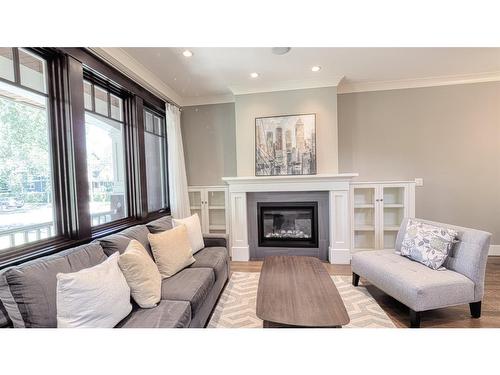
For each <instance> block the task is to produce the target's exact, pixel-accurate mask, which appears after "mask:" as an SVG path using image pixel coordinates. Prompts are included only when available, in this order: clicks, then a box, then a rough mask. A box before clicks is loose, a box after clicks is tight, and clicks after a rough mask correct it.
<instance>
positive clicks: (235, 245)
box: [222, 173, 358, 264]
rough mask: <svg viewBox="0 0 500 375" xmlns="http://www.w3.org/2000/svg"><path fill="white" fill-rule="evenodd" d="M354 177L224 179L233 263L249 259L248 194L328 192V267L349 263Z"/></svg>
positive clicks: (346, 174)
mask: <svg viewBox="0 0 500 375" xmlns="http://www.w3.org/2000/svg"><path fill="white" fill-rule="evenodd" d="M357 176H358V174H357V173H342V174H317V175H311V176H262V177H254V176H250V177H223V178H222V180H223V181H224V182H226V184H228V185H229V197H230V199H229V202H230V209H231V222H230V240H231V255H232V259H233V260H235V261H247V260H249V259H250V252H249V246H248V225H247V200H246V198H247V196H246V194H247V193H250V192H280V191H283V192H288V191H328V192H329V217H330V219H329V225H330V228H329V237H330V245H329V248H328V255H329V261H330V263H335V264H348V263H349V261H350V219H349V184H350V181H351V179H352V178H353V177H357Z"/></svg>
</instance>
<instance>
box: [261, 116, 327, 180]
mask: <svg viewBox="0 0 500 375" xmlns="http://www.w3.org/2000/svg"><path fill="white" fill-rule="evenodd" d="M316 173H317V170H316V114H315V113H305V114H293V115H279V116H267V117H257V118H255V176H292V175H314V174H316Z"/></svg>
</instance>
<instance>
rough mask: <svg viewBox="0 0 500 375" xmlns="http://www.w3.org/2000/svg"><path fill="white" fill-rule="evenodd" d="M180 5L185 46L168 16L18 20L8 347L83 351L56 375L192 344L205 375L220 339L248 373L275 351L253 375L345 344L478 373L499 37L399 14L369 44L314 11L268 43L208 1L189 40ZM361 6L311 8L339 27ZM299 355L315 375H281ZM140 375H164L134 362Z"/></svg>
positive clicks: (495, 236)
mask: <svg viewBox="0 0 500 375" xmlns="http://www.w3.org/2000/svg"><path fill="white" fill-rule="evenodd" d="M101 5H102V4H101ZM101 5H100V6H101ZM254 5H256V4H254ZM261 5H263V4H261ZM156 6H158V10H159V9H161V12H164V13H165V14H169V16H168V17H167V18H166V19H162V18H161V17H160V15H151V17H152V19H155V20H157V21H160V20H162V21H161V22H162V23H169V22H172V24H171V25H168V28H169V30H171V31H172V32H173V33H172V34H171V35H170V36H168V37H166V36H165V35H164V32H163V31H162V29H161V27H160V26H159V25H154V26H152V25H151V22H149V21H147V20H144V22H145V23H144V24H142V25H140V29H141V32H137V33H135V34H134V33H133V32H132V30H131V29H129V27H130V25H132V24H135V22H136V21H137V15H136V14H134V11H133V9H127V10H125V9H124V10H120V13H121V12H122V11H123V17H124V18H123V20H125V19H127V18H126V17H129V18H128V20H129V21H128V22H127V23H123V22H119V21H118V20H115V19H113V20H109V24H106V25H105V26H106V28H108V27H109V28H110V30H112V29H113V26H115V30H116V27H120V26H119V25H121V29H122V30H124V34H123V35H120V36H119V37H116V36H113V35H112V34H111V33H106V35H103V33H102V32H98V30H97V29H96V30H93V31H92V32H90V33H89V34H88V35H86V36H82V33H81V30H80V31H79V30H78V28H77V27H75V25H76V24H80V22H83V20H84V19H85V17H82V20H73V21H74V22H75V25H73V21H71V22H70V21H69V20H68V19H66V18H64V17H62V18H60V19H58V20H57V22H56V21H54V25H57V26H58V30H61V29H63V28H64V29H68V30H71V32H70V33H68V34H67V35H65V34H64V35H63V34H61V33H59V32H56V31H55V29H53V28H44V27H42V29H43V32H40V35H37V36H36V37H35V36H34V35H33V30H32V28H31V27H30V28H28V30H25V31H23V32H21V31H20V32H19V35H16V36H15V37H13V36H11V35H10V34H9V33H8V30H9V29H10V30H12V29H13V28H14V27H15V26H14V25H13V21H9V22H8V23H7V22H6V23H5V24H4V25H3V26H1V28H2V31H4V32H3V33H2V39H3V43H2V44H1V45H2V46H3V47H0V337H2V338H3V337H5V338H6V339H4V340H0V341H1V342H2V343H1V347H2V352H5V353H8V355H9V356H10V355H12V358H13V359H14V358H15V360H13V361H12V363H11V364H10V365H13V364H14V363H16V362H18V361H22V360H23V358H22V355H21V354H20V353H18V352H16V350H14V349H15V348H19V347H20V346H21V345H26V350H28V351H29V352H30V353H36V354H34V355H36V358H37V360H35V361H33V362H34V363H36V362H38V361H43V359H44V356H46V355H50V354H49V353H50V347H51V346H52V347H53V346H54V345H57V343H60V342H62V341H63V340H66V345H59V346H58V350H60V351H61V353H64V355H62V357H65V360H64V362H61V364H60V365H61V366H60V368H59V366H57V368H56V367H50V366H49V367H47V368H43V370H42V369H41V368H37V367H36V366H35V367H34V368H33V370H35V371H43V372H44V371H48V372H51V373H54V371H65V372H67V369H68V368H69V367H68V366H74V361H79V362H81V358H80V359H77V357H75V353H74V351H75V349H76V348H81V349H82V350H88V348H89V347H92V346H94V347H93V348H92V349H91V350H93V351H95V352H96V353H99V352H101V351H103V350H106V347H109V346H113V347H114V349H116V351H115V350H113V355H118V353H122V354H123V352H124V351H125V350H130V349H129V348H130V345H131V344H133V343H136V342H139V341H138V340H141V341H140V342H143V343H147V345H142V346H145V347H144V348H142V349H140V350H139V349H138V352H137V357H136V359H139V358H142V359H143V360H145V359H146V358H148V357H149V356H151V355H153V353H154V355H155V356H162V355H163V356H164V351H165V350H168V351H169V353H170V354H169V356H173V357H175V361H174V362H175V369H181V368H182V363H184V364H185V363H186V361H192V362H195V361H193V360H192V359H191V358H190V356H189V355H188V353H180V352H181V351H182V350H180V349H181V348H182V347H188V346H190V345H191V346H192V342H193V339H194V340H196V341H197V342H198V344H197V345H200V347H203V348H204V349H203V353H202V354H200V353H198V351H196V353H194V352H193V353H192V355H193V356H199V357H198V360H197V361H196V363H193V365H192V366H193V369H192V370H193V371H195V369H196V371H204V370H206V368H207V366H206V365H203V363H205V364H206V363H208V361H213V360H214V358H215V357H214V355H219V356H220V355H221V354H222V353H220V352H221V348H220V346H219V345H224V349H223V350H225V351H227V352H226V354H225V355H224V356H225V357H226V358H227V363H228V364H230V366H231V367H232V370H231V372H234V371H235V367H234V366H239V367H241V363H242V362H241V361H248V359H249V352H252V351H253V352H255V351H256V349H257V348H259V349H258V350H259V352H261V353H262V354H261V355H262V356H263V357H265V358H263V361H262V362H260V361H256V363H252V364H249V365H248V366H243V367H244V368H242V369H241V370H240V372H245V373H247V372H248V373H250V371H251V372H252V373H253V372H255V371H258V370H259V366H261V365H262V364H263V363H265V364H266V365H269V366H270V367H269V369H270V371H291V372H297V371H300V372H304V371H307V372H309V371H311V367H310V362H308V360H311V359H313V358H315V357H321V356H328V355H330V356H331V355H332V353H337V354H338V355H342V356H344V355H345V356H346V358H347V357H350V356H351V358H350V361H356V360H357V359H356V353H355V351H354V352H353V348H355V347H356V346H357V345H359V348H360V349H361V345H363V347H364V348H371V350H370V353H366V350H363V353H364V354H363V355H365V358H366V361H363V362H366V365H368V367H366V368H364V369H362V371H370V370H373V369H372V368H371V367H370V366H369V364H370V362H372V361H376V360H377V358H379V356H380V355H384V354H383V353H384V352H387V350H393V351H394V353H398V355H399V356H401V357H402V358H403V357H404V356H405V355H407V351H408V348H410V350H411V351H414V350H415V349H416V347H417V346H423V345H427V344H426V343H427V342H428V341H429V340H432V339H434V338H436V339H439V340H443V342H442V343H441V344H440V346H441V345H442V346H446V347H448V349H449V350H450V351H453V350H455V353H456V354H458V353H464V354H463V355H461V356H460V360H459V361H457V364H455V365H456V366H457V368H459V369H462V370H464V369H466V368H471V367H468V366H471V363H470V362H468V361H467V360H466V357H467V356H469V357H470V352H469V351H464V350H465V349H464V348H460V349H458V348H457V347H456V345H457V344H458V343H459V342H460V341H461V342H464V340H465V341H470V340H476V341H481V342H485V340H486V339H488V338H492V337H495V336H494V334H495V332H496V330H490V329H491V328H499V327H500V288H499V283H498V280H499V278H500V229H499V228H500V225H499V224H500V222H499V217H500V200H499V198H498V192H499V191H500V47H499V45H498V37H497V36H498V30H494V33H493V34H494V35H495V37H491V34H492V33H491V31H492V30H493V29H490V28H487V27H486V26H484V25H491V24H490V23H488V22H484V23H481V22H479V25H478V27H477V30H478V33H477V35H476V36H475V37H474V38H473V37H471V36H470V34H468V33H467V30H464V29H461V27H460V25H459V23H458V22H456V20H454V21H453V22H451V26H450V27H452V28H453V33H450V35H451V34H452V36H450V35H446V36H444V35H442V34H439V32H437V31H436V30H439V28H437V29H433V27H431V26H436V27H437V24H436V25H434V24H432V25H430V27H429V30H426V32H423V31H422V30H420V29H418V28H416V27H415V26H416V25H417V24H418V14H423V13H420V12H425V8H423V9H420V10H418V11H417V10H415V12H416V13H415V15H414V16H415V19H413V18H409V19H408V22H409V25H410V24H411V26H412V27H408V28H403V27H402V28H401V30H400V32H401V34H399V32H398V39H397V41H394V39H393V37H394V34H393V31H391V30H392V29H390V28H389V26H388V25H389V24H390V23H391V22H394V18H391V16H389V15H388V14H386V15H385V16H387V17H388V18H389V19H388V25H384V26H380V25H379V24H377V27H376V28H373V25H372V26H369V23H372V22H373V20H370V21H369V23H368V21H367V24H366V25H365V26H364V27H361V28H360V30H361V31H360V32H359V33H353V35H352V36H351V37H346V36H345V33H342V32H341V31H342V30H344V31H345V30H346V27H347V25H348V21H347V20H342V21H339V24H338V25H331V24H328V26H324V25H321V24H320V23H318V21H317V20H316V21H314V20H313V19H312V18H311V20H308V21H307V22H306V21H305V20H304V16H305V13H304V14H303V9H301V8H300V7H297V8H296V9H295V7H291V8H293V9H290V12H291V14H290V18H287V19H284V17H272V16H270V15H266V16H264V19H265V20H266V22H263V23H262V24H263V25H264V24H267V25H270V24H274V23H275V25H276V26H277V25H280V27H276V29H275V30H273V31H269V30H267V31H266V30H265V28H263V29H262V30H258V32H255V33H252V34H251V35H250V33H249V31H248V30H249V29H248V27H249V25H250V23H249V22H250V21H249V20H248V17H247V16H248V15H247V16H245V17H242V18H241V19H240V18H239V17H234V18H231V19H230V20H228V19H227V18H223V17H222V16H221V14H217V12H216V11H214V9H209V8H210V7H209V6H208V5H206V4H205V5H199V4H198V5H197V6H199V8H196V9H197V11H196V14H193V19H196V21H197V24H196V25H197V26H196V27H194V28H192V30H191V31H190V32H191V33H192V34H190V33H189V32H187V33H186V34H185V35H184V36H183V37H180V36H179V35H178V29H177V30H176V27H177V28H179V27H182V28H183V30H185V29H186V27H185V25H183V24H182V20H181V19H175V20H174V19H173V18H175V17H172V14H173V13H172V12H171V11H172V10H173V8H170V9H169V6H167V5H165V6H163V5H162V6H159V5H155V7H156ZM265 6H266V7H269V8H270V9H271V8H273V7H275V5H274V4H273V5H271V4H265ZM319 6H320V5H318V7H319ZM321 6H323V5H321ZM342 6H343V7H344V6H345V7H346V8H345V9H346V10H347V9H349V8H348V7H353V6H354V5H353V4H351V5H342ZM366 6H367V8H366V9H367V10H368V9H370V10H372V11H373V12H374V13H375V12H376V14H377V15H380V9H377V8H376V7H374V6H373V5H366ZM35 7H39V5H35ZM103 7H104V8H103V10H105V11H106V12H108V13H106V14H112V12H113V9H114V8H112V7H111V5H103ZM110 7H111V8H110ZM33 9H35V8H33ZM190 9H191V8H188V5H185V8H184V9H183V11H182V13H179V14H188V13H186V12H188V10H190ZM201 9H203V12H200V10H201ZM322 9H323V8H322ZM338 9H339V8H334V7H333V8H332V5H330V6H326V5H325V8H324V11H325V15H321V16H319V15H318V12H317V11H314V12H313V11H306V13H307V14H309V15H314V16H318V17H320V18H321V19H322V20H323V21H326V19H327V18H326V17H327V16H326V14H327V13H330V14H331V13H332V11H334V12H335V14H340V13H337V11H338ZM342 9H344V8H342ZM441 10H442V11H443V12H445V14H446V8H443V9H441ZM461 10H462V11H463V12H464V13H463V17H465V19H467V20H468V21H470V16H469V15H468V11H469V9H468V8H467V7H464V8H463V9H461ZM13 11H14V10H13ZM205 11H206V13H205ZM279 11H280V10H279V7H278V8H275V9H274V14H278V13H279ZM83 12H84V14H85V15H86V17H92V15H91V13H92V12H91V11H90V10H85V11H83ZM89 12H90V13H89ZM127 12H130V13H129V14H128V15H127V14H126V13H127ZM141 12H142V10H141ZM161 12H159V13H161ZM214 12H215V14H214ZM249 12H250V13H251V14H252V16H253V17H257V16H262V11H260V12H259V11H258V10H257V9H254V7H252V9H251V10H249ZM491 13H492V14H493V13H494V12H493V11H492V12H491ZM82 14H83V13H82ZM149 14H151V12H149ZM203 14H205V16H203ZM208 14H210V17H209V18H210V20H211V22H210V21H209V20H208V19H207V17H206V15H208ZM342 14H345V13H342ZM486 16H487V18H488V19H489V20H490V21H491V20H492V19H493V18H491V17H492V16H490V15H489V14H488V15H486ZM48 17H50V16H48ZM93 17H95V14H94V15H93ZM380 17H382V15H380ZM181 18H182V17H181ZM277 18H279V20H278V19H277ZM264 19H262V20H261V21H264ZM363 19H364V20H365V18H363ZM381 19H382V18H381ZM29 20H30V22H29V23H30V24H31V23H33V25H35V24H39V23H40V20H39V19H38V20H37V19H36V15H35V14H30V15H29ZM215 20H224V21H225V22H226V23H225V24H224V23H222V24H218V23H217V22H215ZM299 20H300V22H301V24H303V25H304V28H306V29H308V31H307V32H304V30H303V29H304V28H301V30H297V29H296V28H294V27H293V24H294V21H296V22H297V21H299ZM261 21H259V22H258V23H260V22H261ZM141 22H142V21H141ZM83 23H84V22H83ZM240 23H241V25H240ZM139 24H140V23H138V24H137V25H139ZM124 25H128V26H124ZM228 25H231V27H232V29H234V35H233V32H232V33H231V35H229V34H228V33H227V27H228ZM306 25H307V27H306ZM409 25H408V26H409ZM254 26H255V18H254ZM162 27H166V26H164V25H162ZM170 28H171V29H170ZM16 29H17V28H16ZM30 29H31V31H30ZM273 29H274V27H273ZM407 29H408V30H407ZM165 30H167V29H166V28H165ZM202 30H203V33H202V34H204V35H200V32H201V31H202ZM284 30H286V33H284ZM232 31H233V30H232ZM320 31H322V32H320ZM326 31H328V32H326ZM334 31H336V32H337V33H339V35H340V34H342V37H340V36H337V37H332V36H331V33H332V32H334ZM480 31H483V34H484V35H483V34H481V32H480ZM73 32H74V34H73ZM176 32H177V33H176ZM183 32H184V31H183ZM372 32H373V35H367V34H371V33H372ZM23 33H25V34H23ZM173 35H176V36H175V37H174V36H173ZM436 35H439V37H436ZM372 38H373V39H372ZM405 38H406V39H405ZM27 46H31V47H27ZM63 46H75V47H63ZM109 46H112V47H109ZM279 46H282V47H279ZM284 46H289V47H284ZM20 328H42V329H40V330H23V329H20ZM71 328H94V329H92V330H79V329H71ZM107 328H120V329H119V330H116V329H113V330H110V329H107ZM132 328H134V329H132ZM176 328H190V329H186V330H182V329H176ZM278 328H289V329H278ZM296 328H302V329H301V330H298V329H296ZM304 328H305V329H304ZM311 328H316V329H315V330H312V329H311ZM318 328H319V329H318ZM332 328H337V329H332ZM338 328H343V329H340V330H339V329H338ZM409 328H418V329H409ZM443 328H454V330H443ZM473 328H480V329H476V330H475V329H473ZM465 329H466V330H465ZM24 332H27V333H24ZM30 332H40V334H38V333H30ZM165 335H166V336H167V338H168V340H167V341H169V343H168V344H165V342H164V341H165ZM437 335H439V336H437ZM457 335H458V336H457ZM458 338H459V339H458ZM11 340H12V341H11ZM297 340H298V341H297ZM313 340H314V341H313ZM26 341H31V343H30V344H26ZM9 342H12V343H14V344H13V345H12V344H10V345H6V344H7V343H9ZM45 342H49V343H50V344H51V345H44V343H45ZM312 342H317V343H318V345H310V343H312ZM228 343H229V345H227V344H228ZM297 343H300V344H299V345H297ZM306 343H309V344H306ZM380 343H383V345H381V344H380ZM396 343H397V344H396ZM215 344H216V345H215ZM152 345H154V346H163V345H166V346H164V348H165V349H164V351H161V350H160V349H157V348H155V349H154V350H153V351H149V352H148V349H150V348H151V346H152ZM4 347H5V351H4ZM217 347H218V348H217ZM205 348H206V350H205ZM349 348H351V349H350V350H349ZM389 348H390V349H389ZM404 348H406V351H405V349H404ZM26 350H25V352H26ZM474 350H477V351H479V352H483V353H484V352H485V350H486V349H485V348H484V347H482V346H481V345H479V346H478V348H474ZM488 350H489V349H488ZM447 351H448V350H447ZM217 352H219V354H217ZM11 353H12V354H11ZM173 353H175V354H173ZM271 353H272V354H271ZM405 353H406V354H405ZM465 353H467V355H466V354H465ZM110 354H111V352H110ZM456 354H455V355H456ZM20 355H21V357H19V356H20ZM284 356H287V357H288V358H297V362H295V361H294V360H292V359H290V360H289V361H288V362H287V363H286V364H285V365H284V366H285V367H280V362H281V361H277V360H276V358H279V357H284ZM299 357H300V358H301V359H304V360H305V362H300V361H299V360H298V358H299ZM472 357H473V356H472ZM491 357H492V358H494V355H493V354H492V355H491ZM107 358H109V357H108V356H105V358H101V359H98V360H97V359H96V360H95V361H89V363H85V364H82V367H81V369H79V370H78V371H82V372H85V373H87V372H88V371H99V370H98V368H99V367H98V366H101V365H102V364H103V362H107ZM217 360H219V359H217ZM131 361H132V360H131ZM183 361H184V362H183ZM198 362H199V363H198ZM326 362H328V361H326ZM294 364H295V365H294ZM306 364H308V365H306ZM10 365H9V366H10ZM105 365H106V366H109V363H106V364H105ZM281 365H283V363H281ZM29 366H31V364H29ZM214 366H215V364H214ZM303 366H309V367H303ZM315 366H317V370H320V369H323V368H325V366H327V363H318V364H317V365H315ZM441 366H444V364H440V365H439V367H438V368H440V369H441V370H442V371H449V368H448V367H441ZM147 368H148V370H149V369H150V370H151V371H156V370H157V368H155V367H154V365H153V363H150V364H148V365H147ZM280 368H281V370H280ZM416 368H417V367H415V369H416ZM212 370H213V371H215V367H214V368H213V369H212ZM226 370H228V369H224V370H223V372H225V371H226ZM346 370H351V369H350V367H349V366H348V367H346ZM11 371H12V372H13V371H16V370H14V368H13V369H12V370H11ZM106 371H114V369H112V368H109V367H107V370H106ZM124 371H125V372H130V371H133V372H137V371H144V368H141V367H140V365H139V363H138V362H136V361H135V360H134V361H133V364H130V365H129V366H127V365H126V364H124ZM228 371H229V370H228Z"/></svg>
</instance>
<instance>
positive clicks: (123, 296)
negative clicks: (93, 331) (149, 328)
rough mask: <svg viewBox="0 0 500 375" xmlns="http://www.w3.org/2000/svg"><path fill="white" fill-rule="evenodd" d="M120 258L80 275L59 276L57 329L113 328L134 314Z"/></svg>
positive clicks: (83, 271) (109, 259)
mask: <svg viewBox="0 0 500 375" xmlns="http://www.w3.org/2000/svg"><path fill="white" fill-rule="evenodd" d="M118 256H119V255H118V253H115V254H113V255H111V256H110V257H109V258H108V259H107V260H105V261H104V262H102V263H101V264H98V265H96V266H94V267H90V268H86V269H83V270H81V271H78V272H73V273H58V274H57V295H56V300H57V327H60V328H76V327H81V328H113V327H114V326H115V325H117V324H118V323H119V322H120V321H121V320H122V319H123V318H125V317H126V316H127V315H128V314H129V313H130V312H131V311H132V305H131V304H130V288H129V286H128V285H127V281H126V280H125V277H124V276H123V274H122V271H121V270H120V267H119V266H118Z"/></svg>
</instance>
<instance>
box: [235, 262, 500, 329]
mask: <svg viewBox="0 0 500 375" xmlns="http://www.w3.org/2000/svg"><path fill="white" fill-rule="evenodd" d="M324 266H325V268H326V269H327V271H328V272H329V273H330V275H345V276H351V266H349V265H334V264H329V263H324ZM261 267H262V262H260V261H250V262H231V271H233V272H260V269H261ZM363 282H364V283H366V280H363V278H361V283H363ZM367 288H368V291H369V292H370V294H371V295H372V296H373V298H375V299H376V300H377V302H378V303H379V305H380V306H381V307H382V308H383V309H384V311H385V312H386V313H387V315H389V317H390V318H391V319H392V321H393V322H394V324H395V325H396V326H397V327H409V324H410V318H409V315H408V314H409V313H408V308H407V307H406V306H404V305H403V304H401V303H400V302H398V301H396V300H395V299H394V298H392V297H389V296H388V295H387V294H385V293H384V292H382V291H381V290H379V289H377V288H376V287H374V286H373V285H367ZM421 319H422V320H421V327H422V328H486V327H488V328H500V257H489V258H488V263H487V265H486V282H485V293H484V298H483V304H482V313H481V318H480V319H472V318H471V316H470V311H469V305H463V306H456V307H448V308H444V309H438V310H432V311H425V312H423V313H422V314H421Z"/></svg>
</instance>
